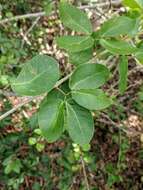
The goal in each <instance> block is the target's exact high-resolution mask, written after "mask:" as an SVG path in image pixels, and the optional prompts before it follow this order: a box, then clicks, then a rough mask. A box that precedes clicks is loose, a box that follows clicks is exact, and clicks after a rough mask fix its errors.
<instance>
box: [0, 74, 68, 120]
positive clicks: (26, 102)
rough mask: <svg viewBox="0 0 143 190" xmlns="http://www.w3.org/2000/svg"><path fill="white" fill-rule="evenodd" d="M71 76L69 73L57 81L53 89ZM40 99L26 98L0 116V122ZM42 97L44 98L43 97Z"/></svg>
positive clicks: (37, 97) (36, 97)
mask: <svg viewBox="0 0 143 190" xmlns="http://www.w3.org/2000/svg"><path fill="white" fill-rule="evenodd" d="M71 75H72V73H70V74H69V75H67V76H66V77H64V78H62V79H61V80H59V81H58V82H57V83H56V84H55V86H54V88H57V87H58V86H60V85H61V84H62V83H64V82H65V81H66V80H68V78H69V77H70V76H71ZM40 97H42V96H34V97H27V99H26V100H25V101H23V102H22V103H20V104H18V105H17V106H15V107H14V108H12V109H11V110H9V111H7V112H6V113H4V114H2V115H1V116H0V121H1V120H3V119H4V118H6V117H7V116H9V115H11V114H12V113H14V112H15V111H16V110H18V109H19V108H21V107H22V106H24V105H26V104H28V103H30V102H31V101H33V100H38V99H39V98H40ZM43 97H44V96H43Z"/></svg>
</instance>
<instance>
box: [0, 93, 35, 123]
mask: <svg viewBox="0 0 143 190" xmlns="http://www.w3.org/2000/svg"><path fill="white" fill-rule="evenodd" d="M36 98H37V97H36ZM36 98H34V97H28V98H27V100H25V101H23V102H22V103H20V104H18V105H17V106H15V107H14V108H12V109H11V110H9V111H8V112H6V113H4V114H3V115H1V116H0V121H1V120H3V119H4V118H6V117H7V116H9V115H11V114H12V113H14V112H15V111H16V110H18V109H19V108H21V107H22V106H24V105H25V104H28V103H29V102H31V101H32V100H34V99H36Z"/></svg>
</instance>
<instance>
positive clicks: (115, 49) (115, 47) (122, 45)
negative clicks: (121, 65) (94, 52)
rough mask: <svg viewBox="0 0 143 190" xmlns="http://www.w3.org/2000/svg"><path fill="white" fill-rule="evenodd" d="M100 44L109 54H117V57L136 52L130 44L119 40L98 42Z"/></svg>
mask: <svg viewBox="0 0 143 190" xmlns="http://www.w3.org/2000/svg"><path fill="white" fill-rule="evenodd" d="M100 44H101V45H102V46H103V47H104V48H105V49H107V50H108V51H109V52H111V53H113V54H119V55H129V54H132V53H135V52H137V50H138V49H137V48H136V47H135V46H133V45H132V44H130V43H128V42H126V41H121V40H114V39H111V40H104V39H101V40H100Z"/></svg>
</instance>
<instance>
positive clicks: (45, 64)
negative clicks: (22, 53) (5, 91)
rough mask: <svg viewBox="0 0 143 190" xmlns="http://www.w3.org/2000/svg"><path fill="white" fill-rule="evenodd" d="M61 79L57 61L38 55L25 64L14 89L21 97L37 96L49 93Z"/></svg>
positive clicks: (13, 86)
mask: <svg viewBox="0 0 143 190" xmlns="http://www.w3.org/2000/svg"><path fill="white" fill-rule="evenodd" d="M58 79H59V68H58V63H57V61H56V60H55V59H53V58H51V57H49V56H46V55H38V56H36V57H34V58H33V59H31V60H30V61H28V62H27V63H26V64H24V66H23V68H22V71H21V72H20V74H19V76H18V77H17V79H16V80H15V81H14V82H13V83H12V89H13V90H14V91H15V92H17V93H18V94H19V95H26V96H35V95H40V94H42V93H45V92H49V91H50V90H51V89H52V88H53V87H54V85H55V83H56V82H57V80H58Z"/></svg>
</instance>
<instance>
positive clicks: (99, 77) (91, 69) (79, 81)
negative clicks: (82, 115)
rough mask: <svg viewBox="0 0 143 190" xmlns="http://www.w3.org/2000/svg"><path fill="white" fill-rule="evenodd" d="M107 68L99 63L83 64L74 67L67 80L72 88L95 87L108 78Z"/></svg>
mask: <svg viewBox="0 0 143 190" xmlns="http://www.w3.org/2000/svg"><path fill="white" fill-rule="evenodd" d="M109 74H110V72H109V70H108V68H107V67H105V66H104V65H101V64H83V65H80V66H78V67H77V69H75V71H74V73H73V74H72V76H71V78H70V82H69V86H70V88H71V89H72V90H79V89H95V88H98V87H100V86H102V85H103V84H104V83H105V82H106V81H107V80H108V79H109Z"/></svg>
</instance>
